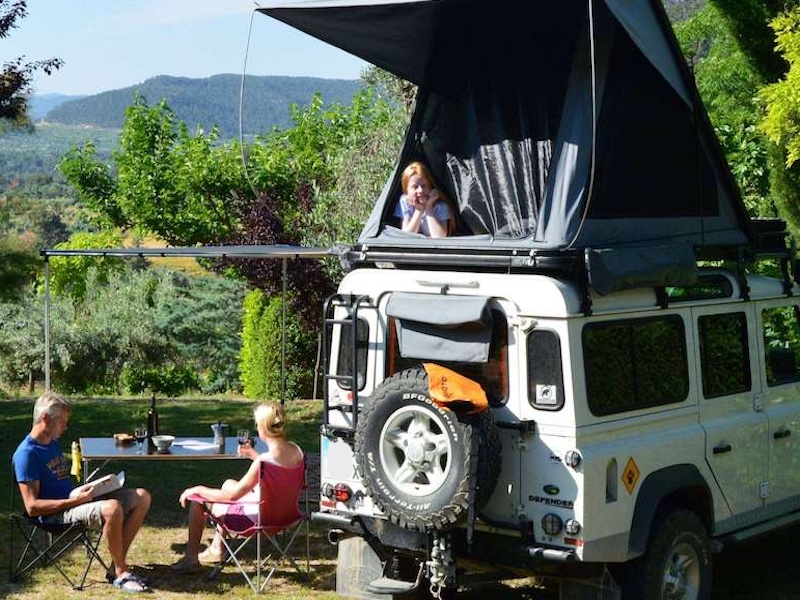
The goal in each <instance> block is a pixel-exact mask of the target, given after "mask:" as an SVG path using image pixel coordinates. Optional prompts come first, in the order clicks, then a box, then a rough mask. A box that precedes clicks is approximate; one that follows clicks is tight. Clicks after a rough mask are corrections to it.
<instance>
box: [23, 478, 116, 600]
mask: <svg viewBox="0 0 800 600" xmlns="http://www.w3.org/2000/svg"><path fill="white" fill-rule="evenodd" d="M12 473H13V468H12ZM12 481H13V488H12V490H11V501H10V506H11V516H10V519H9V530H10V531H9V538H8V564H9V570H8V572H9V578H8V580H9V582H11V583H14V582H17V581H19V579H20V577H22V575H24V574H25V573H27V572H28V571H31V570H33V569H34V568H36V567H46V566H50V565H52V566H54V567H55V568H56V569H58V572H59V573H61V576H62V577H64V579H66V581H67V583H69V584H70V586H72V588H73V589H76V590H81V589H83V586H84V584H85V583H86V577H87V576H88V574H89V569H90V568H91V566H92V563H94V561H95V560H97V561H98V562H99V563H100V564H101V565H102V566H103V568H104V569H105V570H106V571H108V570H109V567H108V565H107V564H106V563H105V561H103V558H102V557H101V556H100V554H99V552H98V550H97V549H98V547H99V546H100V540H101V539H102V537H103V532H102V531H92V530H91V529H89V528H88V527H87V526H86V525H84V524H83V523H63V524H54V523H42V522H40V521H39V520H38V519H36V518H34V517H31V516H30V515H28V513H27V512H26V511H25V507H24V506H23V507H22V509H21V510H20V511H16V510H14V496H15V494H16V492H15V491H14V488H17V482H16V478H15V477H12ZM17 489H18V488H17ZM15 534H19V536H21V538H22V539H23V540H24V542H23V544H24V548H23V550H22V554H21V555H20V557H19V559H18V560H17V561H16V563H15V562H14V538H15ZM76 546H78V547H80V546H82V547H83V548H84V549H85V550H86V566H85V568H84V569H83V575H82V576H81V578H80V579H79V580H75V579H74V578H73V577H71V576H70V574H69V573H67V571H65V570H64V569H63V568H62V566H61V565H60V564H59V560H60V559H61V557H63V556H64V555H66V554H68V553H69V552H70V551H71V550H72V549H74V548H75V547H76Z"/></svg>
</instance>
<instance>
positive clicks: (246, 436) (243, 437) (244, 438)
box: [237, 429, 250, 446]
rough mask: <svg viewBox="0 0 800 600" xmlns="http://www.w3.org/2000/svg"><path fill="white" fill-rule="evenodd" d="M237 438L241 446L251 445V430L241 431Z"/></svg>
mask: <svg viewBox="0 0 800 600" xmlns="http://www.w3.org/2000/svg"><path fill="white" fill-rule="evenodd" d="M237 437H238V439H239V445H240V446H244V445H245V444H248V443H250V430H249V429H240V430H239V431H238V432H237Z"/></svg>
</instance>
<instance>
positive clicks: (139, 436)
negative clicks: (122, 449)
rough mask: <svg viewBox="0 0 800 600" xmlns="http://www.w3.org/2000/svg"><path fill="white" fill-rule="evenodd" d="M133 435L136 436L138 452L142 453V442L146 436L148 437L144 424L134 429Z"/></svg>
mask: <svg viewBox="0 0 800 600" xmlns="http://www.w3.org/2000/svg"><path fill="white" fill-rule="evenodd" d="M133 437H134V438H136V446H137V447H138V449H137V450H136V453H137V454H141V453H142V443H143V442H144V440H145V438H146V437H147V430H146V429H145V428H144V426H142V425H140V426H139V427H137V428H136V429H134V431H133Z"/></svg>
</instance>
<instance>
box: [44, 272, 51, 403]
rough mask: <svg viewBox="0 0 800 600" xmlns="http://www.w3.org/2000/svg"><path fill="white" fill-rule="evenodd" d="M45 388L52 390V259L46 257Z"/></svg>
mask: <svg viewBox="0 0 800 600" xmlns="http://www.w3.org/2000/svg"><path fill="white" fill-rule="evenodd" d="M44 389H45V391H50V259H49V258H48V257H47V256H45V257H44Z"/></svg>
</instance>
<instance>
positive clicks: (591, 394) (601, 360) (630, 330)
mask: <svg viewBox="0 0 800 600" xmlns="http://www.w3.org/2000/svg"><path fill="white" fill-rule="evenodd" d="M583 364H584V370H585V373H586V395H587V399H588V402H589V410H591V411H592V414H594V415H597V416H603V415H612V414H616V413H621V412H625V411H629V410H638V409H641V408H649V407H652V406H660V405H665V404H672V403H676V402H682V401H683V400H685V399H686V396H687V395H688V393H689V369H688V363H687V358H686V332H685V329H684V325H683V320H682V319H681V318H680V317H679V316H678V315H665V316H659V317H655V318H644V319H626V320H622V321H604V322H602V323H590V324H588V325H587V326H586V327H584V329H583Z"/></svg>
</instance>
